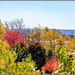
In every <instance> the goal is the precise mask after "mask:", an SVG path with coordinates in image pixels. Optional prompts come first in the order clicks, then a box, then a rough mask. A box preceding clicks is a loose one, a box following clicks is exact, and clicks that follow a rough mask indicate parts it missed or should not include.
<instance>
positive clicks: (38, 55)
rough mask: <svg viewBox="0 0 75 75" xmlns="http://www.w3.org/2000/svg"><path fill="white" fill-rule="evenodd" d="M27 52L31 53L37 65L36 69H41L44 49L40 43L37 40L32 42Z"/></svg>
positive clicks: (44, 56)
mask: <svg viewBox="0 0 75 75" xmlns="http://www.w3.org/2000/svg"><path fill="white" fill-rule="evenodd" d="M28 52H29V53H31V56H32V60H34V61H35V62H36V64H37V66H38V68H37V69H41V67H42V66H43V65H44V64H45V60H46V55H45V53H46V50H45V49H44V48H43V47H42V46H41V45H40V43H39V42H35V43H33V42H32V43H30V45H29V46H28Z"/></svg>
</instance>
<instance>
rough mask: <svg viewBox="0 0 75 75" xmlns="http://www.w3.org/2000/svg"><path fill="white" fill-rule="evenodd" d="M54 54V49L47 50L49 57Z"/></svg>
mask: <svg viewBox="0 0 75 75" xmlns="http://www.w3.org/2000/svg"><path fill="white" fill-rule="evenodd" d="M52 54H53V52H52V49H49V50H48V52H47V55H48V58H51V56H52Z"/></svg>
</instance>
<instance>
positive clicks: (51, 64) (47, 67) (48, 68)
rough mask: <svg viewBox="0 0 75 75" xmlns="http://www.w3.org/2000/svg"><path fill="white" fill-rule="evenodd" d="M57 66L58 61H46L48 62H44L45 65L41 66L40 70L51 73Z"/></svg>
mask: <svg viewBox="0 0 75 75" xmlns="http://www.w3.org/2000/svg"><path fill="white" fill-rule="evenodd" d="M58 65H59V62H58V59H55V58H53V59H51V60H48V62H46V65H45V66H43V67H42V68H41V69H43V70H45V71H49V72H52V71H53V70H54V69H55V68H57V67H58Z"/></svg>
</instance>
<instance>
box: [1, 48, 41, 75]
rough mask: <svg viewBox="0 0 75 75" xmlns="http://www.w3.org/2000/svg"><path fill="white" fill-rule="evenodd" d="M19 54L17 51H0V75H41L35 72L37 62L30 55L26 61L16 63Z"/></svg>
mask: <svg viewBox="0 0 75 75" xmlns="http://www.w3.org/2000/svg"><path fill="white" fill-rule="evenodd" d="M16 59H17V54H16V52H15V50H14V51H13V50H11V51H9V50H8V49H7V50H6V49H4V50H2V49H0V74H40V71H39V72H36V71H35V70H34V68H35V67H34V66H35V62H33V61H32V60H31V55H28V56H27V58H26V61H24V60H23V61H22V62H18V63H15V60H16Z"/></svg>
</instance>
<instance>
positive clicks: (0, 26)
mask: <svg viewBox="0 0 75 75" xmlns="http://www.w3.org/2000/svg"><path fill="white" fill-rule="evenodd" d="M7 28H8V26H6V28H3V27H2V23H1V21H0V39H2V38H3V37H4V35H5V31H6V29H7Z"/></svg>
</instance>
